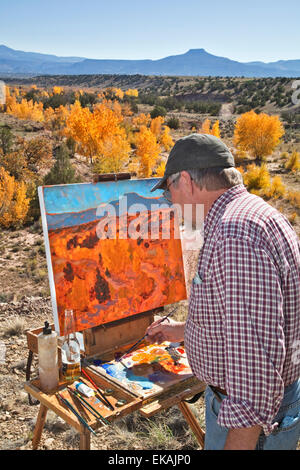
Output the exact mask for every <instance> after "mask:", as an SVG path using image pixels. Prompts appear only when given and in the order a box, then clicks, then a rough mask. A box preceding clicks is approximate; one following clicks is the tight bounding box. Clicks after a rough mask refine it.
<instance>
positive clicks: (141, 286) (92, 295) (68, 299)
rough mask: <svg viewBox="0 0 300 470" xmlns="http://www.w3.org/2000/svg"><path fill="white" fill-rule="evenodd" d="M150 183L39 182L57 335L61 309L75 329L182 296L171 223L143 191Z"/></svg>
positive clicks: (164, 206)
mask: <svg viewBox="0 0 300 470" xmlns="http://www.w3.org/2000/svg"><path fill="white" fill-rule="evenodd" d="M157 181H158V180H157V179H156V178H148V179H144V180H125V181H124V180H123V181H114V182H99V183H80V184H70V185H57V186H42V187H39V190H38V191H39V199H40V207H41V214H42V223H43V230H44V238H45V246H46V256H47V263H48V272H49V281H50V290H51V299H52V307H53V314H54V323H55V329H56V331H57V332H58V333H59V334H61V335H63V333H64V331H63V330H64V311H65V309H73V311H74V315H75V321H76V331H82V330H84V329H86V328H91V327H94V326H97V325H101V324H105V323H108V322H112V321H116V320H119V319H121V318H126V317H128V316H131V315H136V314H139V313H141V312H145V311H148V310H151V309H154V308H157V307H161V306H164V305H168V304H172V303H175V302H178V301H180V300H182V299H185V298H186V286H185V277H184V268H183V261H182V248H181V241H180V236H179V231H178V223H177V221H176V217H174V212H173V211H172V210H171V209H170V206H169V203H168V202H167V201H166V200H165V199H164V198H163V197H162V192H161V191H157V194H158V195H157V196H156V197H154V196H153V193H151V192H150V190H151V188H152V187H153V185H154V184H155V183H156V182H157ZM158 204H159V205H160V206H161V208H160V209H157V207H158ZM129 235H130V236H129Z"/></svg>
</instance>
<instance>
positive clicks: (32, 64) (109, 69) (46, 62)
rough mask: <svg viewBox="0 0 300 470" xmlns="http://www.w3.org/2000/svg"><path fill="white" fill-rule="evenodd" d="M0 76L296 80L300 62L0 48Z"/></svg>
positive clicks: (197, 52) (198, 52) (193, 52)
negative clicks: (73, 54) (99, 55)
mask: <svg viewBox="0 0 300 470" xmlns="http://www.w3.org/2000/svg"><path fill="white" fill-rule="evenodd" d="M0 74H2V75H17V74H31V75H83V74H85V75H89V74H122V75H125V74H126V75H135V74H140V75H181V76H182V75H186V76H188V75H191V76H194V75H196V76H197V75H199V76H209V75H210V76H230V77H241V76H244V77H299V76H300V60H279V61H277V62H269V63H265V62H259V61H257V62H245V63H244V62H238V61H235V60H231V59H228V58H226V57H218V56H215V55H213V54H209V53H208V52H206V51H205V49H190V50H189V51H187V52H186V53H184V54H179V55H173V56H168V57H164V58H163V59H158V60H150V59H145V60H117V59H111V60H110V59H99V60H98V59H86V58H83V57H58V56H55V55H48V54H39V53H36V52H24V51H16V50H14V49H10V48H9V47H7V46H4V45H0Z"/></svg>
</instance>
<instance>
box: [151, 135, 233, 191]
mask: <svg viewBox="0 0 300 470" xmlns="http://www.w3.org/2000/svg"><path fill="white" fill-rule="evenodd" d="M234 166H235V163H234V158H233V155H232V153H231V152H230V150H229V148H228V147H227V146H226V145H225V144H224V142H222V140H221V139H219V138H218V137H215V136H214V135H210V134H191V135H187V136H186V137H182V138H181V139H179V140H177V142H176V144H175V145H174V147H173V148H172V150H171V152H170V154H169V158H168V161H167V164H166V168H165V174H164V176H163V177H162V179H161V180H160V181H159V182H158V183H156V185H155V186H153V188H152V189H151V191H155V190H156V189H165V187H166V182H167V179H168V178H169V176H171V175H173V174H174V173H179V172H180V171H183V170H192V169H195V168H203V169H204V168H213V167H224V168H230V167H234Z"/></svg>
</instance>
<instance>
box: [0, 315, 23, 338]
mask: <svg viewBox="0 0 300 470" xmlns="http://www.w3.org/2000/svg"><path fill="white" fill-rule="evenodd" d="M25 328H26V325H25V320H24V319H23V318H18V317H16V318H11V319H9V320H6V322H5V324H4V331H3V335H4V336H6V337H9V336H21V335H22V334H23V333H24V331H25Z"/></svg>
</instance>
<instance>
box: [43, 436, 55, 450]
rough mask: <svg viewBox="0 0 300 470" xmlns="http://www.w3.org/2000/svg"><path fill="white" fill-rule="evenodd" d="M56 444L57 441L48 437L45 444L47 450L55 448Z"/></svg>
mask: <svg viewBox="0 0 300 470" xmlns="http://www.w3.org/2000/svg"><path fill="white" fill-rule="evenodd" d="M54 442H55V439H53V437H48V439H46V440H45V442H44V447H45V448H46V449H50V448H51V447H52V446H53V443H54Z"/></svg>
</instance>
